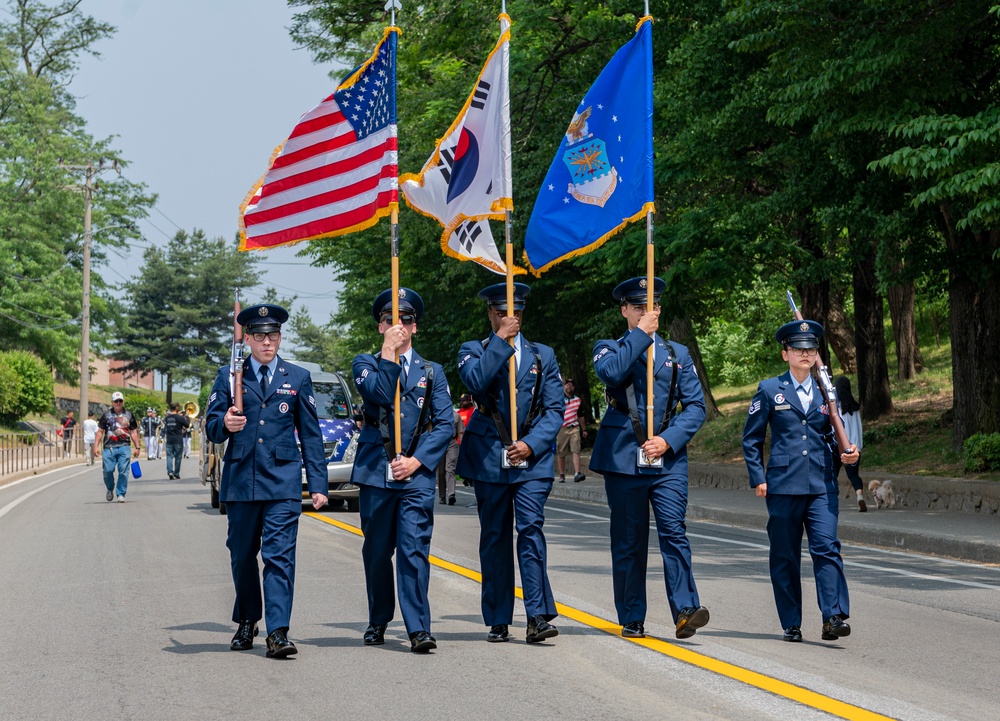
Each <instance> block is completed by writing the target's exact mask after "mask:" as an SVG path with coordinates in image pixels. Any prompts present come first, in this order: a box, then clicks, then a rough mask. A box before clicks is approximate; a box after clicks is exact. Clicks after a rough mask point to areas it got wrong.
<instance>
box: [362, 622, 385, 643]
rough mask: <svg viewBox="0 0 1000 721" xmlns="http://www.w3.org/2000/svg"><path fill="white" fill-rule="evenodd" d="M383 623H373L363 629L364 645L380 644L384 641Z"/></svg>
mask: <svg viewBox="0 0 1000 721" xmlns="http://www.w3.org/2000/svg"><path fill="white" fill-rule="evenodd" d="M385 626H386V624H384V623H373V624H370V625H369V626H368V628H366V629H365V646H381V645H382V644H383V643H385Z"/></svg>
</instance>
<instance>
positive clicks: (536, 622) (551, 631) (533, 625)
mask: <svg viewBox="0 0 1000 721" xmlns="http://www.w3.org/2000/svg"><path fill="white" fill-rule="evenodd" d="M558 635H559V629H558V628H556V627H555V626H553V625H552V624H551V623H549V622H548V621H546V620H545V617H544V616H532V617H531V618H530V619H528V632H527V633H526V634H525V637H524V640H525V641H527V642H528V643H538V642H539V641H544V640H545V639H547V638H555V637H556V636H558Z"/></svg>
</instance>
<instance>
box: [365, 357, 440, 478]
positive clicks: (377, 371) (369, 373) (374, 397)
mask: <svg viewBox="0 0 1000 721" xmlns="http://www.w3.org/2000/svg"><path fill="white" fill-rule="evenodd" d="M428 367H430V368H433V369H434V383H433V387H432V388H431V399H430V404H431V407H430V408H429V409H428V412H427V421H428V422H430V424H431V428H430V430H429V431H428V430H425V431H424V432H423V433H421V434H420V438H419V439H418V440H417V447H416V449H415V450H414V451H413V457H414V458H416V459H417V460H419V461H420V463H421V464H422V465H421V466H420V468H419V469H418V470H417V471H416V472H415V473H414V474H413V476H412V477H411V479H410V480H409V481H403V482H401V483H393V482H390V481H387V480H386V470H385V468H386V466H387V465H388V463H389V460H388V457H387V456H386V454H385V446H384V445H383V441H382V432H381V431H380V430H379V429H378V428H373V427H372V426H370V425H368V423H367V422H365V425H364V428H362V429H361V435H360V436H358V453H357V455H356V456H355V458H354V470H352V471H351V482H352V483H359V484H361V485H364V486H377V487H379V488H396V489H403V488H437V476H436V475H435V471H436V469H437V466H438V463H440V462H441V459H442V458H444V454H445V452H446V451H447V450H448V444H449V443H450V442H451V437H452V436H453V435H454V434H455V429H454V425H453V423H452V418H453V415H452V414H453V413H454V410H453V409H452V407H451V394H450V393H449V392H448V378H447V377H446V376H445V374H444V369H443V368H442V367H441V366H440V365H438V364H437V363H434V362H432V361H428V360H424V359H423V358H421V357H420V355H419V354H418V353H417V351H416V349H414V350H413V352H412V354H411V356H410V367H409V369H408V370H407V373H406V384H405V385H404V386H403V387H401V388H400V389H399V423H400V431H401V433H402V439H401V440H402V450H403V455H406V451H407V450H408V448H409V446H410V441H411V439H412V438H413V432H414V430H415V429H416V427H417V421H418V420H419V419H420V409H421V408H423V406H424V404H425V403H426V402H427V398H426V395H427V368H428ZM351 370H352V372H353V374H354V384H355V385H356V386H357V387H358V392H360V393H361V398H362V400H363V401H364V404H363V410H364V414H365V415H366V416H368V417H369V418H373V419H375V420H379V412H380V409H381V408H385V409H386V411H387V420H388V426H389V433H390V437H391V434H392V433H393V411H392V405H393V401H394V399H395V395H396V381H398V380H399V375H400V373H401V372H402V368H401V367H400V365H399V364H398V363H394V362H393V361H391V360H386V359H385V358H376V357H375V356H373V355H371V354H370V353H363V354H361V355H359V356H356V357H355V358H354V363H353V365H352V366H351ZM393 448H394V446H393V447H390V450H393Z"/></svg>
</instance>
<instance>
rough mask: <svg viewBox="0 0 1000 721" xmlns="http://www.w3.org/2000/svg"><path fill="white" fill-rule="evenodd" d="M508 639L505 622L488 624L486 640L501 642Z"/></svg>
mask: <svg viewBox="0 0 1000 721" xmlns="http://www.w3.org/2000/svg"><path fill="white" fill-rule="evenodd" d="M508 639H510V634H509V633H507V624H506V623H498V624H497V625H496V626H490V632H489V634H488V635H487V636H486V640H487V641H489V642H490V643H502V642H504V641H507V640H508Z"/></svg>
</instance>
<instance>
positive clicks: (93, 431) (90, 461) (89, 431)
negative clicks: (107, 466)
mask: <svg viewBox="0 0 1000 721" xmlns="http://www.w3.org/2000/svg"><path fill="white" fill-rule="evenodd" d="M96 437H97V421H95V420H94V412H93V411H90V413H88V414H87V420H85V421H84V422H83V445H84V446H85V447H84V453H86V454H87V465H88V466H92V465H94V439H95V438H96Z"/></svg>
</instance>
